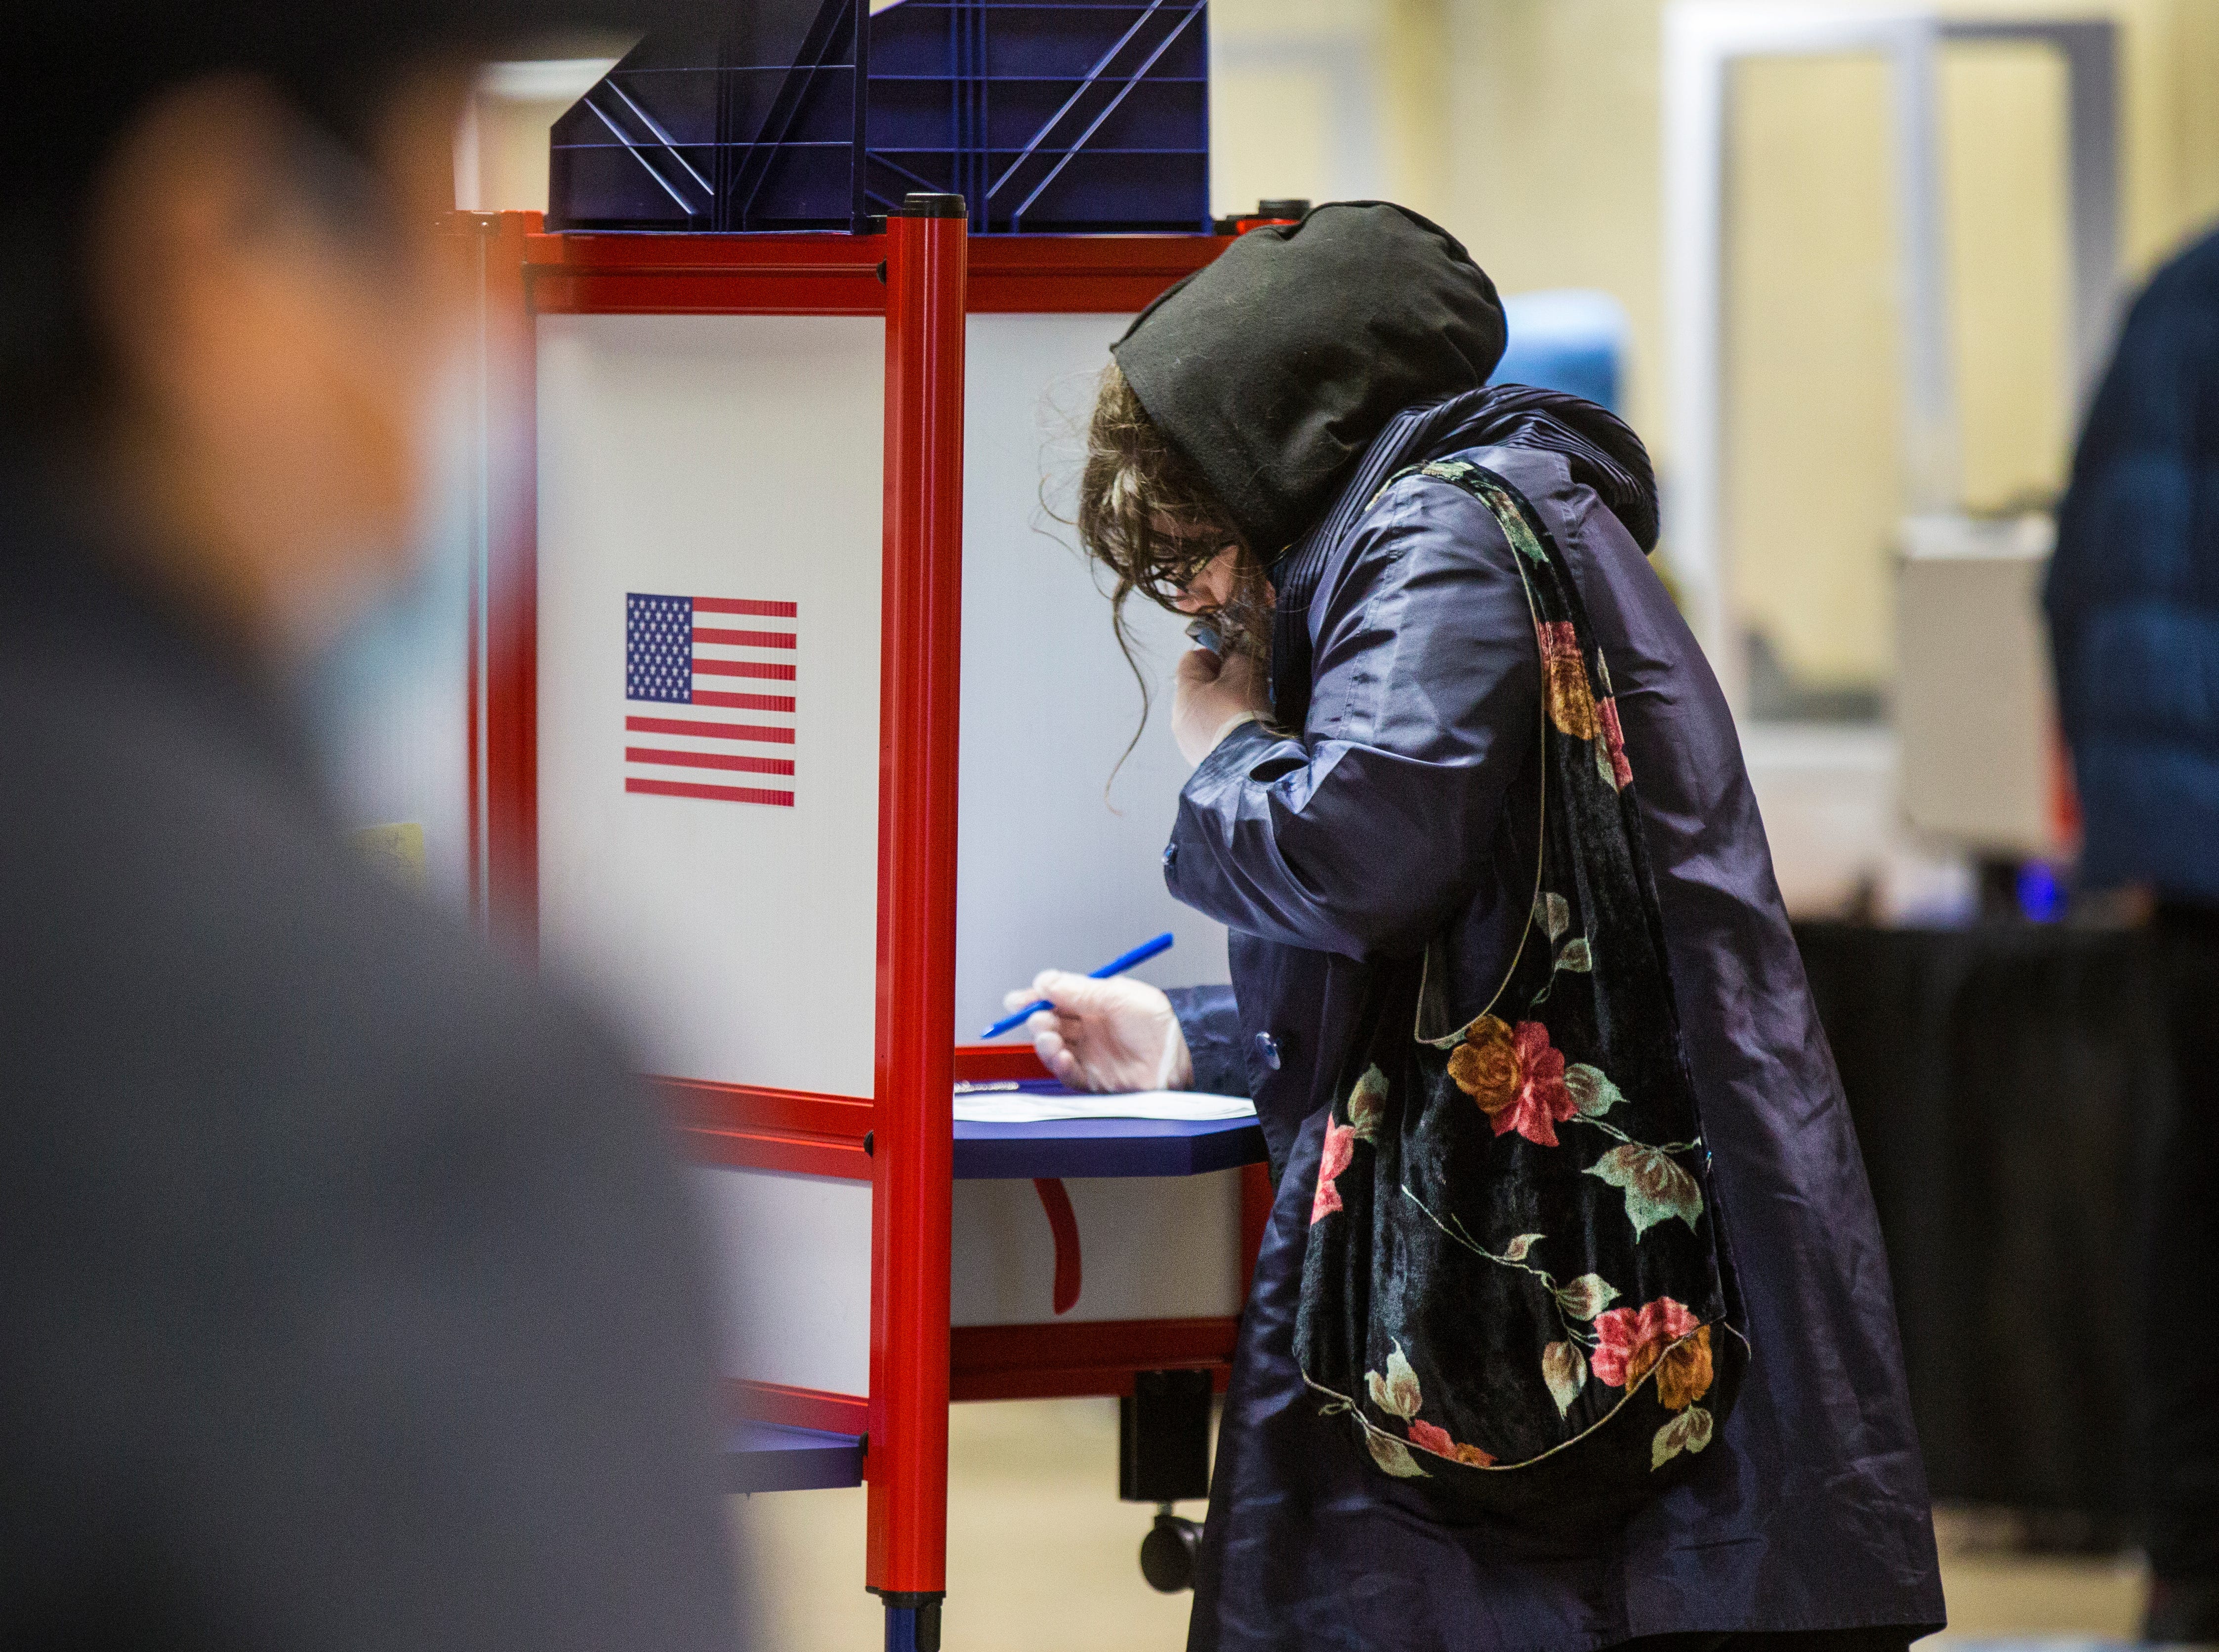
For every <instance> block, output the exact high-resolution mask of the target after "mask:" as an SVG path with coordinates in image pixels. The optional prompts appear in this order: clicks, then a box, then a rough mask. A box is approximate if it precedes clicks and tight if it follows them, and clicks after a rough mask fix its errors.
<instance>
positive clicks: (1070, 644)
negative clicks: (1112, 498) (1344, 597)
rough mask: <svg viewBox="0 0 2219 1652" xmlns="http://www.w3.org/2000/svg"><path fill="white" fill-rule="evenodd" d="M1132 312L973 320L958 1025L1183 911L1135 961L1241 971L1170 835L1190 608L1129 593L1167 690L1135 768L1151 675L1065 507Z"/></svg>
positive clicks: (965, 1032) (1208, 976)
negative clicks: (1191, 889) (1125, 643)
mask: <svg viewBox="0 0 2219 1652" xmlns="http://www.w3.org/2000/svg"><path fill="white" fill-rule="evenodd" d="M1129 320H1131V318H1130V317H1129V316H1122V315H974V316H973V317H972V318H971V320H970V334H969V346H968V350H967V358H966V384H965V391H966V398H965V400H966V407H965V419H964V429H965V437H966V446H965V451H964V478H963V725H962V727H963V781H962V802H961V808H962V838H961V844H960V850H959V863H960V873H959V877H958V890H959V901H960V904H959V907H958V911H957V928H956V965H955V1017H956V1024H955V1035H956V1037H957V1039H958V1040H959V1041H963V1042H968V1041H970V1040H973V1039H975V1038H976V1037H977V1036H978V1034H979V1029H980V1028H983V1027H984V1026H985V1025H986V1023H987V1022H990V1021H991V1020H993V1019H994V1018H995V1017H997V1016H998V1015H1000V1014H1001V1003H1002V994H1003V993H1004V991H1007V990H1008V989H1010V988H1011V987H1014V986H1021V985H1023V984H1026V983H1028V982H1029V981H1030V980H1031V979H1032V978H1033V976H1034V975H1035V973H1036V972H1038V971H1040V970H1041V969H1045V968H1048V967H1051V966H1053V967H1056V968H1062V969H1072V970H1078V971H1082V972H1083V971H1086V970H1091V969H1093V968H1094V967H1096V966H1097V965H1101V964H1104V963H1107V962H1108V961H1109V960H1110V959H1112V958H1114V957H1116V955H1117V954H1118V953H1122V952H1124V951H1125V950H1126V949H1127V948H1128V947H1132V946H1134V945H1135V944H1136V943H1138V942H1140V941H1145V940H1147V938H1148V937H1149V936H1150V935H1155V934H1158V933H1159V932H1160V931H1162V930H1165V929H1169V930H1171V931H1172V933H1173V934H1175V935H1177V936H1178V943H1177V945H1175V946H1174V947H1172V950H1171V951H1170V952H1168V953H1165V954H1164V955H1163V956H1162V957H1160V958H1158V959H1156V960H1154V961H1153V962H1152V963H1150V964H1147V965H1145V966H1142V967H1141V969H1140V970H1138V971H1136V972H1134V973H1135V974H1136V975H1138V976H1140V977H1141V978H1143V979H1147V980H1151V981H1154V982H1156V983H1158V984H1163V985H1172V984H1197V983H1205V982H1213V981H1222V980H1224V979H1225V978H1226V964H1225V931H1224V929H1223V928H1222V926H1221V925H1219V924H1217V923H1215V922H1211V921H1210V920H1209V919H1208V918H1205V917H1203V916H1201V915H1200V914H1199V913H1197V912H1193V911H1190V910H1188V909H1187V908H1185V907H1184V906H1181V905H1179V904H1178V903H1177V902H1175V901H1173V900H1172V897H1170V896H1169V895H1168V894H1166V893H1165V890H1164V880H1163V864H1162V859H1163V848H1164V844H1165V841H1166V840H1167V839H1168V838H1169V837H1170V835H1171V826H1172V817H1173V815H1174V813H1175V811H1176V810H1177V807H1178V792H1179V787H1180V786H1182V785H1183V784H1184V782H1185V779H1186V776H1187V773H1188V769H1187V766H1186V763H1185V761H1184V759H1183V758H1181V757H1180V756H1179V755H1178V748H1177V747H1176V746H1174V745H1173V744H1172V738H1171V727H1170V723H1169V718H1168V712H1169V710H1170V703H1171V701H1170V691H1169V683H1170V674H1171V668H1172V664H1173V663H1174V662H1175V661H1177V659H1178V655H1179V654H1180V653H1181V652H1182V651H1184V649H1185V647H1186V646H1187V644H1186V640H1185V638H1184V636H1183V635H1182V634H1181V630H1180V622H1179V621H1178V619H1177V618H1175V617H1173V616H1172V615H1169V614H1166V613H1165V612H1162V611H1161V610H1159V609H1157V608H1155V607H1153V606H1150V605H1148V604H1147V603H1145V602H1141V601H1137V600H1136V601H1134V603H1133V604H1132V605H1131V606H1130V607H1129V608H1128V612H1129V614H1130V615H1131V616H1132V618H1133V620H1134V629H1135V630H1137V631H1138V632H1139V633H1140V635H1141V638H1142V639H1143V641H1144V643H1146V644H1147V650H1148V651H1147V655H1146V657H1144V659H1143V661H1142V664H1143V666H1144V667H1145V668H1147V671H1148V672H1149V674H1150V675H1151V677H1152V678H1153V681H1154V683H1155V686H1156V709H1155V712H1154V715H1153V717H1151V718H1150V721H1149V724H1148V728H1147V732H1146V733H1145V734H1143V735H1142V736H1141V742H1140V744H1139V746H1138V747H1137V748H1134V752H1133V755H1132V756H1131V757H1130V758H1129V759H1128V760H1127V761H1126V762H1125V765H1124V767H1123V768H1122V770H1119V769H1118V768H1117V762H1118V758H1119V756H1120V755H1122V753H1123V752H1124V750H1125V747H1126V744H1127V742H1129V741H1130V740H1131V739H1132V737H1133V731H1134V727H1135V726H1136V724H1138V722H1139V720H1140V714H1141V696H1140V690H1139V688H1138V686H1136V685H1135V683H1134V678H1133V674H1132V670H1131V668H1129V667H1128V666H1127V664H1126V662H1125V658H1124V656H1123V655H1122V654H1121V653H1120V652H1119V651H1118V649H1117V643H1116V638H1115V637H1113V635H1112V634H1111V632H1110V604H1109V602H1108V601H1107V599H1104V598H1103V595H1102V593H1100V592H1099V591H1098V590H1097V589H1096V587H1095V584H1094V581H1093V578H1092V575H1091V574H1090V572H1089V570H1088V568H1087V566H1086V562H1085V558H1084V557H1082V556H1080V555H1079V553H1078V550H1076V549H1075V548H1074V542H1073V540H1072V534H1071V531H1070V530H1069V529H1068V528H1066V527H1065V526H1064V525H1062V524H1061V523H1060V522H1059V521H1057V520H1055V518H1056V517H1058V516H1061V517H1065V518H1067V517H1069V515H1070V514H1071V509H1072V506H1071V501H1072V494H1073V491H1074V489H1073V483H1074V481H1075V480H1076V474H1077V468H1078V458H1079V456H1080V453H1081V451H1082V440H1081V438H1083V437H1084V434H1085V418H1086V414H1087V413H1088V411H1089V410H1090V409H1091V407H1092V405H1093V394H1094V387H1095V382H1096V380H1097V376H1098V375H1099V374H1100V372H1101V370H1102V369H1103V367H1104V366H1105V365H1106V364H1107V363H1108V362H1109V360H1110V343H1111V342H1112V341H1113V340H1114V339H1116V337H1117V336H1118V335H1119V334H1120V333H1122V332H1123V331H1124V330H1125V327H1126V325H1127V323H1128V321H1129ZM1113 771H1116V783H1115V785H1114V786H1112V785H1111V784H1110V776H1111V773H1112V772H1113Z"/></svg>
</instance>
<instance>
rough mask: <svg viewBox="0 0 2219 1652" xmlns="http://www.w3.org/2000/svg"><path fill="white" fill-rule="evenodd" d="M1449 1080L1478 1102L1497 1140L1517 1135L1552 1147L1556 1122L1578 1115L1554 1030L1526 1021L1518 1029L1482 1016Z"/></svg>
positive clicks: (1453, 1060) (1455, 1056)
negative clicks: (1551, 1036) (1551, 1040)
mask: <svg viewBox="0 0 2219 1652" xmlns="http://www.w3.org/2000/svg"><path fill="white" fill-rule="evenodd" d="M1449 1077H1450V1078H1453V1079H1455V1080H1456V1082H1457V1086H1458V1089H1460V1090H1463V1091H1464V1094H1465V1095H1467V1096H1470V1097H1471V1098H1472V1100H1474V1101H1476V1102H1478V1103H1479V1110H1480V1111H1481V1112H1482V1113H1484V1114H1486V1115H1487V1117H1488V1121H1489V1123H1491V1124H1492V1125H1493V1126H1494V1127H1495V1134H1496V1135H1498V1136H1499V1135H1503V1134H1506V1133H1508V1132H1510V1131H1513V1130H1515V1131H1516V1132H1517V1133H1519V1134H1520V1135H1521V1136H1523V1137H1525V1138H1526V1140H1528V1141H1531V1142H1533V1143H1536V1144H1537V1145H1538V1146H1543V1147H1553V1146H1556V1145H1557V1130H1556V1123H1557V1121H1558V1120H1560V1119H1569V1118H1570V1117H1571V1116H1572V1115H1573V1114H1575V1113H1576V1112H1577V1111H1578V1109H1577V1108H1576V1106H1575V1105H1574V1104H1573V1102H1572V1092H1571V1091H1570V1090H1568V1089H1566V1088H1565V1086H1564V1053H1563V1051H1562V1050H1557V1049H1552V1048H1551V1047H1550V1045H1549V1029H1548V1028H1545V1027H1544V1026H1542V1025H1541V1023H1540V1022H1538V1021H1521V1022H1519V1023H1518V1025H1517V1027H1516V1028H1512V1027H1511V1026H1510V1024H1509V1023H1508V1022H1501V1021H1497V1020H1496V1019H1495V1017H1494V1016H1493V1015H1482V1016H1481V1017H1480V1018H1479V1019H1478V1020H1477V1021H1476V1022H1472V1024H1471V1025H1470V1027H1468V1028H1465V1029H1464V1042H1463V1043H1462V1044H1460V1045H1458V1046H1457V1047H1456V1050H1455V1052H1454V1053H1452V1054H1451V1055H1450V1057H1449Z"/></svg>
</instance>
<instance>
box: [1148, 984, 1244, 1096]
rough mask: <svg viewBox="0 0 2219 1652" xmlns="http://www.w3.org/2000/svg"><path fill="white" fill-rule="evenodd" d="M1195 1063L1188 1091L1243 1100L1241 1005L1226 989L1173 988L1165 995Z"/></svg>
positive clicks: (1200, 987) (1218, 987)
mask: <svg viewBox="0 0 2219 1652" xmlns="http://www.w3.org/2000/svg"><path fill="white" fill-rule="evenodd" d="M1165 996H1167V997H1169V998H1170V999H1171V1001H1172V1014H1173V1015H1177V1016H1178V1023H1179V1032H1180V1034H1182V1035H1183V1036H1184V1038H1185V1039H1186V1049H1187V1054H1188V1055H1189V1056H1190V1057H1192V1058H1193V1060H1194V1083H1193V1084H1192V1085H1191V1086H1190V1088H1192V1089H1194V1090H1199V1091H1201V1092H1202V1093H1203V1094H1204V1095H1208V1096H1246V1095H1247V1094H1248V1093H1249V1090H1248V1069H1247V1066H1246V1063H1245V1061H1244V1059H1243V1058H1242V1056H1241V1053H1240V1003H1239V1001H1238V1000H1237V999H1235V998H1234V996H1233V989H1232V988H1231V987H1229V986H1175V987H1173V988H1172V989H1171V991H1170V992H1169V993H1168V994H1166V995H1165Z"/></svg>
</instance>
